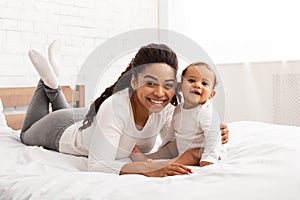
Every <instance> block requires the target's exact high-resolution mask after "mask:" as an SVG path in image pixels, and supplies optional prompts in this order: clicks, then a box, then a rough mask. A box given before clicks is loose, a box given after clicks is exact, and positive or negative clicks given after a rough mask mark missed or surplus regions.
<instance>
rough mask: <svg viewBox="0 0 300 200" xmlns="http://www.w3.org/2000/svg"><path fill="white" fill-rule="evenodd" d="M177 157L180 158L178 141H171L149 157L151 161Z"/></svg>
mask: <svg viewBox="0 0 300 200" xmlns="http://www.w3.org/2000/svg"><path fill="white" fill-rule="evenodd" d="M176 156H178V150H177V146H176V141H170V142H168V143H167V144H165V145H164V146H162V147H161V148H159V149H158V150H157V151H156V152H154V153H151V154H148V155H147V157H148V158H150V159H171V158H174V157H176Z"/></svg>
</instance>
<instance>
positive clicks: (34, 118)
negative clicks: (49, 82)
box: [20, 80, 86, 151]
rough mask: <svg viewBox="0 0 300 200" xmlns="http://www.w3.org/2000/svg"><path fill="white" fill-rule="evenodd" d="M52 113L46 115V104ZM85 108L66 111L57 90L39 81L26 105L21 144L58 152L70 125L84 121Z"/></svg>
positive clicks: (64, 102)
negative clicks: (62, 138) (62, 137)
mask: <svg viewBox="0 0 300 200" xmlns="http://www.w3.org/2000/svg"><path fill="white" fill-rule="evenodd" d="M50 104H51V106H52V111H53V112H50V113H49V105H50ZM85 113H86V109H85V108H69V105H68V103H67V101H66V99H65V97H64V95H63V93H62V92H61V90H60V87H59V88H58V89H51V88H49V87H47V86H45V85H44V83H43V81H42V80H40V81H39V83H38V85H37V88H36V90H35V92H34V94H33V97H32V99H31V102H30V104H29V106H28V109H27V112H26V116H25V119H24V123H23V127H22V130H21V135H20V138H21V141H22V142H23V143H24V144H27V145H38V146H43V147H45V148H46V149H51V150H55V151H59V140H60V138H61V136H62V134H63V132H64V131H65V130H66V128H68V127H69V126H70V125H72V124H74V123H75V122H77V121H80V120H82V119H83V118H84V115H85Z"/></svg>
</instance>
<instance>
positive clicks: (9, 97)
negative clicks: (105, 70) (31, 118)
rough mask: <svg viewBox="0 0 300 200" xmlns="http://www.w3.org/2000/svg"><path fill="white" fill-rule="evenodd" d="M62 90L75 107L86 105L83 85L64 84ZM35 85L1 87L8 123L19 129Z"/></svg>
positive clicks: (1, 96)
mask: <svg viewBox="0 0 300 200" xmlns="http://www.w3.org/2000/svg"><path fill="white" fill-rule="evenodd" d="M61 88H62V91H63V93H64V95H65V97H66V99H67V101H68V103H69V104H71V105H72V106H73V107H84V106H85V102H84V96H85V94H84V93H85V88H84V86H83V85H78V86H76V89H75V90H73V89H71V87H70V86H62V87H61ZM34 91H35V87H17V88H0V98H1V100H2V104H3V107H4V114H5V118H6V121H7V125H8V126H9V127H11V128H12V129H15V130H19V129H21V127H22V124H23V120H24V116H25V111H26V107H27V105H28V104H29V102H30V100H31V97H32V95H33V92H34Z"/></svg>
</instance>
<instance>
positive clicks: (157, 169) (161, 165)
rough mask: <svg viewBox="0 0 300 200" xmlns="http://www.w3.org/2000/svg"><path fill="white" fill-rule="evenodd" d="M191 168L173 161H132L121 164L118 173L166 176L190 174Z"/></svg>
mask: <svg viewBox="0 0 300 200" xmlns="http://www.w3.org/2000/svg"><path fill="white" fill-rule="evenodd" d="M190 173H192V170H191V169H190V168H188V167H186V166H184V165H181V164H179V163H173V162H153V163H149V162H133V163H127V164H125V165H123V167H122V169H121V171H120V175H123V174H142V175H145V176H148V177H166V176H174V175H184V174H190Z"/></svg>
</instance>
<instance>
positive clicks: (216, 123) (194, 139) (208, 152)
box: [171, 100, 221, 163]
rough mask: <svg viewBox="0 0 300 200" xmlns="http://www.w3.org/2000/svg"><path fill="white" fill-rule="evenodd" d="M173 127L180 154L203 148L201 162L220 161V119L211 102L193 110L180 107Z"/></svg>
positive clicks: (177, 109) (173, 120)
mask: <svg viewBox="0 0 300 200" xmlns="http://www.w3.org/2000/svg"><path fill="white" fill-rule="evenodd" d="M171 125H172V127H173V129H174V130H173V131H171V132H175V138H176V144H177V149H178V152H179V154H182V153H183V152H185V151H186V150H188V149H192V148H201V147H203V148H204V151H203V153H202V157H201V161H207V162H211V163H216V162H217V161H218V158H219V156H220V152H221V134H220V119H219V116H218V114H217V112H216V110H215V109H214V107H213V105H212V103H211V101H210V100H207V101H206V102H205V103H204V104H203V105H199V106H197V107H195V108H192V109H184V108H183V104H180V105H178V106H177V107H176V108H175V111H174V114H173V119H172V122H171Z"/></svg>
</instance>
